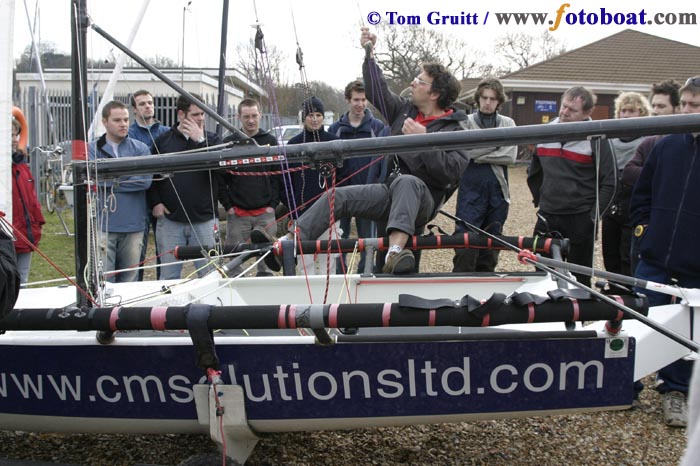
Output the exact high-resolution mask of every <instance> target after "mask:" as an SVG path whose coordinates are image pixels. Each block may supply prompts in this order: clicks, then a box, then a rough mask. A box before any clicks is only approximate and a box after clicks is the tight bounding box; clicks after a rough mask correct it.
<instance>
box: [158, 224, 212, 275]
mask: <svg viewBox="0 0 700 466" xmlns="http://www.w3.org/2000/svg"><path fill="white" fill-rule="evenodd" d="M215 224H216V220H215V219H213V218H212V219H211V220H207V221H205V222H199V223H193V224H189V223H180V222H173V221H172V220H168V219H167V218H165V217H161V218H159V219H158V224H157V225H156V242H157V243H158V251H159V253H160V254H162V256H161V258H160V262H161V264H163V267H162V269H161V272H160V278H161V280H173V279H178V278H180V274H181V273H182V262H181V261H178V260H177V259H175V256H174V255H173V253H172V251H173V250H174V249H175V247H177V246H200V247H204V248H211V247H214V225H215ZM206 264H207V260H206V259H198V260H195V261H194V265H195V267H196V268H197V276H199V277H203V276H204V275H206V274H207V272H208V271H209V267H205V266H206Z"/></svg>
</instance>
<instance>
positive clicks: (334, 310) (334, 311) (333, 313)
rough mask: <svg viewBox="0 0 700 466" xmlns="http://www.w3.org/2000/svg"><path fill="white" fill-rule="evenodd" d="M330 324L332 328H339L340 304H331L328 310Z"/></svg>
mask: <svg viewBox="0 0 700 466" xmlns="http://www.w3.org/2000/svg"><path fill="white" fill-rule="evenodd" d="M328 326H329V327H331V328H338V305H337V304H331V307H330V309H329V310H328Z"/></svg>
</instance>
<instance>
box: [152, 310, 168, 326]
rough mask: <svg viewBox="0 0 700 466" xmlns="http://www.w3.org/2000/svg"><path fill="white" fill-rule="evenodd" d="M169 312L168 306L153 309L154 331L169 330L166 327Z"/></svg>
mask: <svg viewBox="0 0 700 466" xmlns="http://www.w3.org/2000/svg"><path fill="white" fill-rule="evenodd" d="M167 312H168V307H167V306H157V307H154V308H153V309H151V327H153V330H167V329H166V327H165V315H166V313H167Z"/></svg>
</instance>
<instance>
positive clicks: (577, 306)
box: [571, 299, 581, 322]
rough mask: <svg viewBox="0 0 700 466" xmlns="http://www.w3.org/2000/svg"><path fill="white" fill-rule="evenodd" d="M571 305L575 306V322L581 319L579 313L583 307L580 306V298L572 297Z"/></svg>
mask: <svg viewBox="0 0 700 466" xmlns="http://www.w3.org/2000/svg"><path fill="white" fill-rule="evenodd" d="M571 305H572V306H573V307H574V318H573V320H574V322H576V321H578V320H579V314H580V313H581V309H580V308H579V305H578V299H572V300H571Z"/></svg>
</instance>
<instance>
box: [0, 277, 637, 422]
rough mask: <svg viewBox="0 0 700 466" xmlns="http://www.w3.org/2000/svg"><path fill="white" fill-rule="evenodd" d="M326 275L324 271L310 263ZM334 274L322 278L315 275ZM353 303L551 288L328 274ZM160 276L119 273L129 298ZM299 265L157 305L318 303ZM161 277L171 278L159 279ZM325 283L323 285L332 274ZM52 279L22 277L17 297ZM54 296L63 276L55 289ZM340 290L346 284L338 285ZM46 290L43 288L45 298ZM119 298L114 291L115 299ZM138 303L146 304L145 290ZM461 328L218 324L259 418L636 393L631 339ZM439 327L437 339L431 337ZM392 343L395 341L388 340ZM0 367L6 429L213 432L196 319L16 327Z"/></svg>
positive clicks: (223, 359) (501, 409)
mask: <svg viewBox="0 0 700 466" xmlns="http://www.w3.org/2000/svg"><path fill="white" fill-rule="evenodd" d="M309 279H310V280H312V281H315V280H317V277H309ZM318 280H322V281H323V282H325V280H326V277H318ZM330 280H331V281H330V282H329V288H330V290H331V291H333V292H335V293H341V296H349V297H351V298H352V301H353V302H356V301H357V302H390V301H392V300H393V299H395V298H396V296H398V294H399V293H402V292H405V291H407V290H408V291H411V292H413V293H414V294H417V295H420V296H425V297H427V298H431V297H433V296H434V297H442V298H445V297H447V298H452V299H459V298H461V297H462V296H463V295H465V294H470V295H473V296H476V297H477V299H485V298H487V297H488V296H490V295H491V294H492V293H493V292H494V290H498V291H500V292H505V293H510V292H512V291H515V290H519V291H525V290H529V291H532V292H535V293H542V292H543V290H546V289H551V288H552V287H553V282H552V281H551V279H550V278H549V277H548V276H547V275H545V274H536V273H523V274H509V275H502V276H501V275H493V274H489V275H483V276H449V277H445V276H432V277H431V276H428V277H425V276H420V277H406V278H397V277H360V276H348V277H346V279H344V278H343V277H331V279H330ZM147 283H148V282H143V283H140V284H133V285H132V286H121V285H116V286H115V288H114V289H113V290H112V291H113V296H114V297H116V296H119V299H121V300H127V299H129V293H130V292H134V293H135V292H136V291H137V290H138V292H140V293H142V292H143V289H142V288H143V287H145V286H147ZM305 283H306V279H304V278H303V277H279V278H274V279H270V278H262V279H243V280H236V281H235V286H229V285H230V283H229V282H228V281H227V280H225V279H217V278H214V277H211V278H209V279H206V278H205V279H202V280H195V281H193V282H190V283H186V284H183V285H178V286H174V287H173V292H172V293H168V294H166V295H161V296H158V297H153V298H150V300H149V302H148V303H146V304H148V305H161V306H163V305H182V303H183V302H184V301H186V300H187V299H188V297H191V296H193V295H194V291H195V290H196V291H197V296H198V297H199V298H198V299H199V300H200V302H212V303H217V304H222V305H236V304H238V305H246V304H255V303H256V302H257V301H260V302H264V303H267V304H270V303H271V302H275V301H280V303H282V302H281V299H282V297H284V302H287V303H289V302H308V300H309V296H308V293H309V291H308V289H317V288H319V286H318V284H312V285H313V286H310V287H308V288H307V287H306V286H304V284H305ZM161 285H162V283H161ZM321 288H323V287H321ZM50 290H51V289H48V290H47V289H41V290H25V291H23V296H21V298H20V302H19V303H18V308H20V307H21V306H24V307H30V306H26V305H27V304H28V302H29V301H31V300H33V299H42V298H41V297H38V295H40V294H41V293H51V291H50ZM53 291H54V294H53V302H56V303H58V301H60V299H62V296H63V297H65V299H70V298H69V295H70V294H69V293H68V292H67V291H66V290H65V289H53ZM333 296H337V294H335V295H333ZM44 299H46V298H44ZM113 299H114V298H113ZM137 305H139V306H143V305H145V304H144V303H143V302H140V303H138V304H137ZM527 327H528V328H529V329H530V330H532V331H522V330H498V329H479V328H477V329H473V328H469V329H467V328H458V327H432V328H423V327H420V328H416V329H409V328H392V329H362V330H360V337H363V338H365V340H364V341H360V340H359V339H358V340H355V341H353V339H352V337H350V338H348V337H343V338H341V339H340V341H339V342H337V343H335V344H333V345H328V346H322V345H318V344H316V340H315V339H314V337H312V336H304V335H300V334H299V333H298V331H296V330H274V331H273V330H270V331H267V330H265V331H263V330H255V331H250V332H245V331H242V330H225V331H221V332H216V333H215V339H214V341H215V344H216V353H217V356H218V358H219V368H220V370H221V379H222V383H223V384H227V385H229V384H230V385H237V386H240V387H242V389H243V392H244V393H245V401H244V406H242V407H239V408H241V409H243V410H244V412H245V416H246V418H247V422H248V424H249V426H250V427H251V428H252V429H253V430H254V431H257V432H277V431H291V430H318V429H345V428H355V427H368V426H383V425H403V424H416V423H434V422H454V421H460V420H470V419H493V418H500V417H514V416H530V415H533V414H538V415H543V414H556V413H569V412H581V411H589V410H601V409H623V408H625V407H628V406H629V405H630V404H631V402H632V396H633V392H632V377H633V372H634V359H635V358H634V355H635V342H634V339H633V338H612V339H611V338H602V337H599V336H597V335H596V333H595V332H564V331H563V330H564V325H563V324H561V323H560V324H558V326H557V328H558V329H559V330H562V331H561V332H557V333H552V332H549V331H548V332H546V333H544V332H543V333H538V329H539V330H542V329H545V328H546V329H547V330H549V329H551V325H550V326H547V327H538V326H537V325H528V326H527ZM431 335H432V336H434V337H435V338H434V339H432V338H431ZM389 341H390V342H389ZM0 345H2V349H1V351H2V354H3V355H4V358H3V363H2V365H1V366H0V428H4V429H22V430H39V431H63V432H85V431H95V432H160V433H163V432H183V433H184V432H199V431H202V432H205V431H207V430H208V425H206V424H205V423H200V421H199V420H198V417H197V409H196V406H195V404H196V403H195V398H196V397H195V390H194V389H193V386H195V385H197V384H201V383H205V377H204V372H203V370H202V369H200V368H198V367H197V365H196V358H195V351H194V348H193V346H192V342H191V340H190V338H189V336H188V335H187V334H186V333H185V332H179V331H169V332H151V331H138V332H124V333H118V334H117V337H116V339H115V341H114V343H112V344H109V345H101V344H99V343H98V342H97V340H96V338H95V333H94V332H74V331H50V332H48V331H47V332H40V331H35V332H26V331H24V332H21V331H11V332H7V333H6V334H5V335H4V336H3V337H2V339H0Z"/></svg>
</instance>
